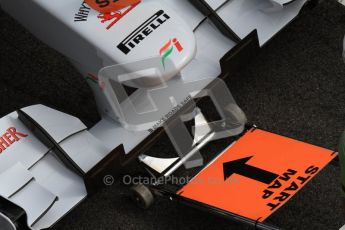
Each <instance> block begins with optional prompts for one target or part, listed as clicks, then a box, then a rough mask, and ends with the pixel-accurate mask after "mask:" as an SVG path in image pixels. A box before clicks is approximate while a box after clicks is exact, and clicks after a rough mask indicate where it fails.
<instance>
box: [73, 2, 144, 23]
mask: <svg viewBox="0 0 345 230" xmlns="http://www.w3.org/2000/svg"><path fill="white" fill-rule="evenodd" d="M140 3H141V1H137V2H136V3H135V4H133V5H130V6H128V7H125V8H123V9H121V10H117V11H114V12H108V13H100V14H99V15H98V16H97V18H98V19H99V20H100V22H101V23H103V24H106V25H107V27H106V29H107V30H109V29H111V28H112V27H113V26H114V25H115V24H116V23H117V22H119V21H120V20H121V19H122V18H123V17H124V16H126V15H127V14H128V13H129V12H131V11H132V10H133V9H134V8H135V7H136V6H138V5H139V4H140ZM90 10H91V8H90V7H88V6H87V4H86V3H85V2H84V3H83V4H82V5H81V7H80V8H79V11H78V13H76V14H75V16H74V21H75V22H86V21H87V20H88V17H89V14H90Z"/></svg>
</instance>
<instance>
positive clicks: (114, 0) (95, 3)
mask: <svg viewBox="0 0 345 230" xmlns="http://www.w3.org/2000/svg"><path fill="white" fill-rule="evenodd" d="M85 2H86V3H87V4H88V5H89V6H90V7H92V8H93V9H95V10H96V11H98V12H101V13H110V12H114V11H117V10H121V9H123V8H125V7H127V6H130V5H134V4H136V3H138V2H140V0H85Z"/></svg>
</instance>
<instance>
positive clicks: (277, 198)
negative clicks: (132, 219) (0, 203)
mask: <svg viewBox="0 0 345 230" xmlns="http://www.w3.org/2000/svg"><path fill="white" fill-rule="evenodd" d="M336 155H337V154H336V153H335V152H334V151H331V150H328V149H324V148H321V147H317V146H314V145H310V144H306V143H303V142H300V141H296V140H293V139H290V138H287V137H283V136H279V135H276V134H273V133H269V132H266V131H262V130H259V129H253V130H250V131H248V132H247V133H246V134H245V135H244V136H243V137H241V138H240V139H239V140H238V141H237V142H236V143H235V144H234V145H232V146H230V147H229V148H228V149H227V150H225V151H224V152H223V153H222V154H221V155H220V156H219V157H218V158H217V159H216V160H215V161H214V162H212V163H211V164H210V165H209V166H207V167H206V168H205V169H204V170H202V171H201V172H200V173H199V174H198V175H197V176H196V177H195V178H194V179H193V180H192V181H191V182H189V183H188V184H187V185H186V186H184V187H183V188H182V189H181V190H180V191H179V192H178V194H179V195H180V196H182V197H185V198H188V199H192V200H195V201H198V202H200V203H204V204H207V205H210V206H213V207H216V208H219V209H222V210H225V211H228V212H231V213H235V214H238V215H241V216H243V217H247V218H249V219H252V220H255V221H259V222H262V221H264V220H265V219H267V218H268V217H269V216H270V215H271V214H273V213H274V212H275V211H277V210H278V209H279V208H280V207H282V206H283V205H284V204H285V203H286V202H287V201H288V200H289V199H291V198H292V197H293V196H294V195H295V194H296V193H297V192H298V191H299V190H300V189H301V188H302V187H303V186H305V185H306V184H307V183H308V182H309V181H310V180H311V179H312V178H313V177H314V176H315V175H316V174H317V173H319V172H320V171H321V169H322V168H324V167H325V166H326V165H327V164H328V163H329V162H330V161H331V160H332V159H333V158H334V157H336Z"/></svg>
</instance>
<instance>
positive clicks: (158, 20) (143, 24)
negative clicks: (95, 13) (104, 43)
mask: <svg viewBox="0 0 345 230" xmlns="http://www.w3.org/2000/svg"><path fill="white" fill-rule="evenodd" d="M114 32H115V33H116V36H114V38H115V39H116V52H115V53H114V55H113V56H114V59H117V60H118V61H117V62H118V63H119V64H121V63H131V62H136V61H142V60H146V59H150V58H154V57H157V58H158V59H159V60H160V61H159V62H156V63H155V65H156V66H152V68H155V69H156V70H158V72H156V74H147V75H145V76H141V78H142V79H141V80H140V81H135V83H134V81H133V82H132V83H133V84H134V85H137V86H138V84H139V85H141V86H144V87H145V86H152V85H157V84H160V83H161V81H162V79H163V80H164V81H167V80H169V79H170V78H172V77H174V76H176V75H177V74H178V73H179V72H180V71H181V69H183V68H184V67H185V66H186V65H187V64H188V63H189V62H190V61H191V60H192V59H193V58H194V56H195V53H196V41H195V37H194V33H193V31H192V29H191V28H190V27H189V26H188V25H187V24H186V23H185V22H184V21H183V19H182V18H180V16H179V15H178V14H176V13H175V12H174V10H172V9H171V8H168V7H166V6H164V5H162V4H161V3H159V2H142V3H141V4H140V5H139V6H138V7H136V8H135V9H134V10H132V11H131V12H130V13H129V14H128V15H126V17H124V18H123V19H122V21H120V22H119V23H118V24H117V25H116V26H115V27H114ZM128 72H129V73H130V72H131V70H130V69H129V70H128ZM154 72H155V71H154ZM139 75H140V74H139ZM137 78H139V79H140V76H138V75H137ZM138 82H140V83H138ZM129 84H130V83H129ZM133 84H132V85H133Z"/></svg>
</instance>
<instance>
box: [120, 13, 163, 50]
mask: <svg viewBox="0 0 345 230" xmlns="http://www.w3.org/2000/svg"><path fill="white" fill-rule="evenodd" d="M169 19H170V16H169V15H168V14H166V13H165V12H164V10H160V11H158V12H157V13H155V14H154V15H152V16H151V17H150V18H149V19H147V20H146V21H145V22H144V23H143V24H141V25H140V26H139V27H138V28H137V29H135V30H134V31H133V32H132V33H131V34H130V35H128V36H127V37H126V38H125V39H124V40H123V41H122V42H121V43H120V44H118V45H117V48H118V49H119V50H121V51H122V52H123V53H124V54H126V55H127V54H129V53H130V52H131V51H132V50H133V49H134V48H135V47H137V46H138V45H139V44H140V43H141V42H142V41H144V40H145V39H146V38H147V37H148V36H150V35H151V34H152V33H153V32H154V31H155V30H157V29H158V28H159V27H160V26H161V25H162V24H164V23H165V22H166V21H168V20H169Z"/></svg>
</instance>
